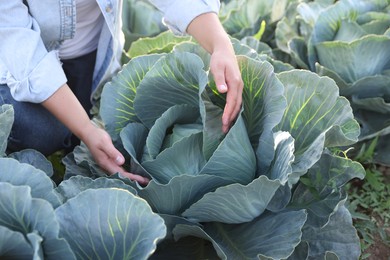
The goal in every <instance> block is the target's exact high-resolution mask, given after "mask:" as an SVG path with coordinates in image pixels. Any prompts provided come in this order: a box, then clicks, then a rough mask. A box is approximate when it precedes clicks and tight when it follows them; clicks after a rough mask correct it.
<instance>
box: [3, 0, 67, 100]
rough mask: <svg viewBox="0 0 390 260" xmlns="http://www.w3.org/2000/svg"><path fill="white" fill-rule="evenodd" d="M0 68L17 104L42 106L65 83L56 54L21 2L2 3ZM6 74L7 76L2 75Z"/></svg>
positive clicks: (20, 0)
mask: <svg viewBox="0 0 390 260" xmlns="http://www.w3.org/2000/svg"><path fill="white" fill-rule="evenodd" d="M0 13H1V16H0V39H1V40H0V61H1V63H2V66H0V68H2V69H6V70H7V71H6V73H5V83H6V84H7V85H8V87H9V88H10V90H11V94H12V96H13V97H14V99H15V100H17V101H28V102H33V103H40V102H42V101H44V100H46V99H47V98H49V97H50V96H51V95H52V94H53V93H54V92H55V91H57V89H58V88H60V87H61V86H62V85H63V84H65V83H66V81H67V80H66V76H65V73H64V71H63V69H62V65H61V62H60V60H59V58H58V54H57V52H56V51H50V52H48V51H47V49H46V47H45V45H44V43H43V41H42V38H41V34H40V29H39V26H38V24H37V22H36V21H35V20H34V19H33V18H32V17H31V16H30V15H29V14H28V10H27V7H26V6H25V5H24V4H23V1H22V0H13V1H2V2H1V3H0ZM1 74H4V72H1Z"/></svg>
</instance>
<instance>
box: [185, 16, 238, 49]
mask: <svg viewBox="0 0 390 260" xmlns="http://www.w3.org/2000/svg"><path fill="white" fill-rule="evenodd" d="M187 32H188V34H190V35H192V36H193V37H194V38H195V39H196V40H197V41H198V42H199V44H200V45H202V47H203V48H204V49H206V50H207V51H208V52H209V53H213V52H214V51H217V50H219V49H229V50H230V51H232V52H233V49H232V46H231V43H230V39H229V36H228V34H227V33H226V32H225V29H224V28H223V27H222V24H221V23H220V21H219V18H218V15H217V14H216V13H205V14H201V15H199V16H198V17H196V18H195V19H194V20H192V22H191V23H190V24H189V25H188V28H187Z"/></svg>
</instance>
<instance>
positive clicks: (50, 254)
mask: <svg viewBox="0 0 390 260" xmlns="http://www.w3.org/2000/svg"><path fill="white" fill-rule="evenodd" d="M30 191H31V189H30V187H28V186H12V185H11V184H9V183H5V182H0V226H4V227H6V228H8V229H10V230H12V231H16V232H20V233H22V234H24V235H25V236H27V237H28V239H29V240H30V243H31V244H32V247H33V249H32V251H33V254H35V253H38V251H39V250H40V249H39V248H40V247H41V246H42V248H43V249H44V251H43V255H44V257H45V258H49V259H50V258H53V259H65V258H67V259H74V255H73V253H72V251H71V250H70V248H69V245H68V243H67V241H66V240H64V239H61V238H59V237H58V235H59V225H58V222H57V219H56V217H55V215H54V210H53V207H52V206H51V205H50V203H49V202H47V201H45V200H43V199H35V198H32V197H31V195H30ZM33 232H37V234H39V236H38V237H37V236H36V235H35V236H34V235H28V234H30V233H33ZM40 237H41V238H43V239H42V240H41V238H40ZM16 243H18V242H17V241H16ZM36 250H38V251H36Z"/></svg>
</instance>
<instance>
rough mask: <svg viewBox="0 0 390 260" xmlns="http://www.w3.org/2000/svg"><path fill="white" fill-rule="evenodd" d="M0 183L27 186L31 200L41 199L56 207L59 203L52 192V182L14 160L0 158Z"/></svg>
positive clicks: (41, 173)
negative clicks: (29, 189)
mask: <svg viewBox="0 0 390 260" xmlns="http://www.w3.org/2000/svg"><path fill="white" fill-rule="evenodd" d="M0 182H8V183H10V184H12V185H15V186H24V185H27V186H29V187H30V188H31V196H32V197H33V198H42V199H45V200H47V201H48V202H50V203H51V204H52V206H53V207H58V206H59V205H60V204H61V201H60V199H59V197H58V196H57V194H56V193H55V192H54V184H53V181H52V180H51V179H50V178H49V177H48V176H47V175H46V173H44V172H43V171H41V170H38V169H37V168H35V167H33V166H31V165H29V164H25V163H19V162H18V161H16V160H15V159H11V158H0Z"/></svg>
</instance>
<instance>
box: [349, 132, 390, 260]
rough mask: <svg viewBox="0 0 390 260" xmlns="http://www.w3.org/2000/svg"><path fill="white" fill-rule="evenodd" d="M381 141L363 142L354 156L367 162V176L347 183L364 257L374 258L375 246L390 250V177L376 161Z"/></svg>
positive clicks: (355, 158)
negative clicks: (374, 160) (374, 158)
mask: <svg viewBox="0 0 390 260" xmlns="http://www.w3.org/2000/svg"><path fill="white" fill-rule="evenodd" d="M377 141H378V139H377V138H375V139H373V141H371V143H367V144H363V145H362V146H361V148H360V150H359V152H358V153H357V155H355V156H354V157H353V158H352V159H353V160H355V161H358V162H360V163H361V164H362V165H363V166H364V168H365V170H366V177H365V178H364V179H363V180H354V181H352V182H351V183H349V184H348V185H347V186H346V188H347V191H348V194H349V199H348V209H349V210H350V212H351V214H352V218H353V221H354V226H355V228H356V229H357V231H358V234H359V236H360V239H361V248H362V256H361V259H369V258H370V259H374V258H371V257H374V256H373V255H372V254H371V251H373V250H372V248H374V247H375V248H376V249H375V250H376V251H378V250H379V251H380V250H384V251H386V253H388V252H390V234H389V229H390V210H389V209H390V199H389V197H390V180H389V178H388V177H386V176H385V174H384V171H383V169H384V168H382V167H379V166H378V165H377V164H375V163H374V162H373V155H374V152H375V147H376V145H377ZM344 155H345V154H344ZM386 230H387V231H386Z"/></svg>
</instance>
